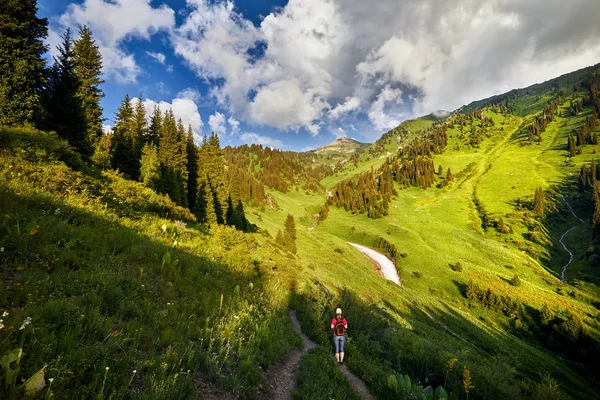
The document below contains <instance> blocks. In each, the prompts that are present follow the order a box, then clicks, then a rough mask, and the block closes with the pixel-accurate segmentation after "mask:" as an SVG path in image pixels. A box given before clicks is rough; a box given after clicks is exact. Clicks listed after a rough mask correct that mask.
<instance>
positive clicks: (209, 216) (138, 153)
mask: <svg viewBox="0 0 600 400" xmlns="http://www.w3.org/2000/svg"><path fill="white" fill-rule="evenodd" d="M2 14H3V15H2V16H3V18H1V19H0V32H1V33H2V35H1V37H2V40H1V41H0V88H1V89H0V124H1V125H5V126H34V127H37V128H39V129H42V130H47V131H54V132H56V133H57V134H58V135H59V136H61V137H63V138H64V139H66V140H67V141H68V143H69V144H70V145H71V146H73V147H74V148H75V149H76V150H77V151H78V152H79V153H80V154H81V155H82V157H83V159H84V160H86V161H87V162H92V163H94V164H95V165H97V166H98V167H100V168H104V169H108V168H113V169H117V170H119V171H120V172H121V173H122V174H123V175H124V176H125V177H127V178H129V179H132V180H137V181H141V182H143V183H144V184H145V185H147V186H148V187H151V188H152V189H154V190H155V191H157V192H159V193H162V194H166V195H168V196H169V197H170V198H171V199H172V200H173V201H174V202H175V203H177V204H179V205H181V206H183V207H188V208H189V209H190V210H191V211H193V212H194V214H195V215H196V217H197V219H198V221H199V222H204V223H218V224H227V225H233V226H235V227H236V228H238V229H241V230H248V229H250V224H249V223H248V221H247V220H246V217H245V214H244V206H243V203H242V202H243V201H249V200H253V201H254V202H255V203H256V204H260V203H261V202H263V201H264V199H265V197H266V196H265V192H264V187H262V185H261V184H260V183H258V182H256V180H253V179H252V177H250V176H248V175H247V174H244V173H243V171H238V170H237V169H236V168H232V169H227V171H228V172H227V173H225V170H226V168H225V160H224V156H223V151H222V149H221V148H220V144H219V138H218V136H217V135H215V134H214V133H213V134H211V135H210V136H209V137H206V136H205V137H204V139H203V142H202V145H201V146H198V145H197V144H196V143H195V142H194V133H193V131H192V128H191V126H188V127H187V128H186V127H185V126H184V125H183V122H182V120H181V119H177V117H176V116H175V115H174V113H173V111H172V110H166V111H165V112H161V110H160V109H159V108H158V107H155V108H154V110H151V115H150V116H149V118H147V112H148V110H146V109H145V107H144V104H143V103H142V101H141V96H140V98H139V99H131V98H130V97H129V95H126V96H125V98H124V99H123V102H122V103H121V106H120V107H119V109H118V111H117V114H116V117H115V126H114V129H113V131H112V132H110V133H106V134H105V133H103V129H102V122H103V120H102V112H103V110H102V107H101V105H100V100H101V99H102V98H103V97H104V93H103V91H102V89H101V87H100V86H101V84H102V83H103V82H104V81H103V80H102V78H101V76H102V55H101V54H100V50H99V47H98V45H97V44H96V42H95V40H94V38H93V35H92V32H91V30H90V29H89V28H87V27H86V26H83V27H82V28H81V29H80V30H79V32H78V37H77V38H76V39H74V38H73V37H72V32H71V30H70V29H67V30H66V31H65V33H64V34H63V36H62V42H61V44H60V45H59V46H58V48H57V50H58V55H57V56H56V57H54V60H53V63H52V66H50V67H48V66H47V65H46V61H45V60H44V59H43V54H44V53H45V52H46V51H47V50H48V48H47V47H46V46H45V45H44V43H43V39H44V38H46V36H47V34H48V20H47V19H46V18H37V16H36V14H37V6H36V1H35V0H23V1H17V0H9V1H8V2H6V3H5V4H3V10H2Z"/></svg>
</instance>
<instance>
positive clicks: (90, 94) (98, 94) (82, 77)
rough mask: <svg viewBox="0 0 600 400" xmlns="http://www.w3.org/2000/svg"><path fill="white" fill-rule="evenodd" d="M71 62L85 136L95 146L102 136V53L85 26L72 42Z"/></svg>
mask: <svg viewBox="0 0 600 400" xmlns="http://www.w3.org/2000/svg"><path fill="white" fill-rule="evenodd" d="M73 62H74V65H75V74H76V75H77V77H78V78H79V81H80V83H81V85H80V87H79V90H78V91H77V96H78V97H79V98H80V99H81V102H82V105H83V110H84V113H85V119H86V127H87V137H88V140H89V141H90V143H91V144H92V146H96V144H97V142H98V140H100V137H101V136H102V107H101V106H100V100H102V98H104V93H103V92H102V89H100V85H101V84H103V83H104V81H103V80H102V79H101V78H100V77H101V75H102V55H101V54H100V49H99V48H98V45H97V44H96V42H95V41H94V38H93V37H92V32H91V31H90V30H89V29H88V28H87V27H86V26H84V27H83V28H81V29H80V30H79V39H77V40H76V41H75V42H74V45H73Z"/></svg>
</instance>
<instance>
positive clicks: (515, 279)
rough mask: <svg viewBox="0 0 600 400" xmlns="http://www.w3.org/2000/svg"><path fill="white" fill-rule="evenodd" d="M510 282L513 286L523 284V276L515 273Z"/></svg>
mask: <svg viewBox="0 0 600 400" xmlns="http://www.w3.org/2000/svg"><path fill="white" fill-rule="evenodd" d="M509 283H510V284H511V285H513V286H521V278H519V275H515V276H513V277H512V279H511V280H510V281H509Z"/></svg>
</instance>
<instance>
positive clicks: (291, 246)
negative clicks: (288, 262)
mask: <svg viewBox="0 0 600 400" xmlns="http://www.w3.org/2000/svg"><path fill="white" fill-rule="evenodd" d="M284 227H285V229H284V232H283V242H284V246H285V248H286V249H288V250H289V251H290V252H292V253H294V254H296V224H295V223H294V217H293V216H292V215H291V214H288V216H287V218H286V219H285V225H284Z"/></svg>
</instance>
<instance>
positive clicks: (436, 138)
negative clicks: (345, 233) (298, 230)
mask: <svg viewBox="0 0 600 400" xmlns="http://www.w3.org/2000/svg"><path fill="white" fill-rule="evenodd" d="M446 129H447V128H446V125H445V124H436V125H433V126H432V127H430V128H429V129H427V130H426V131H425V133H424V134H423V135H422V136H418V137H415V138H414V139H413V140H412V142H411V143H410V144H407V145H405V146H402V147H401V148H400V149H398V152H397V154H396V155H395V156H394V157H390V158H388V159H387V160H386V161H385V162H384V163H383V165H382V166H381V167H380V168H378V169H377V170H373V169H371V170H370V171H368V172H365V173H362V174H360V175H358V176H357V177H354V178H351V179H346V180H344V181H341V182H340V183H338V184H337V186H336V187H335V189H334V191H333V192H332V193H331V195H330V196H329V198H328V200H327V205H334V206H336V207H343V208H344V209H345V210H346V211H352V212H353V213H355V214H367V216H368V217H369V218H373V219H376V218H380V217H382V216H385V215H388V212H389V206H390V202H391V200H392V197H393V196H397V195H398V192H397V190H396V187H395V185H394V182H396V183H398V184H399V185H400V186H401V187H403V188H408V187H411V186H416V187H420V188H422V189H427V188H430V187H431V186H433V185H434V184H435V173H436V170H435V166H434V163H433V159H432V158H431V157H432V156H433V154H434V153H437V154H439V153H441V152H443V150H444V148H445V147H446V145H447V142H448V136H447V133H446ZM442 172H443V169H442V168H441V166H440V168H439V169H438V174H439V175H440V176H441V175H442ZM451 179H452V173H451V172H450V169H448V171H447V175H446V179H445V180H444V182H445V184H444V186H445V185H446V184H447V183H448V182H449V181H450V180H451Z"/></svg>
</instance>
